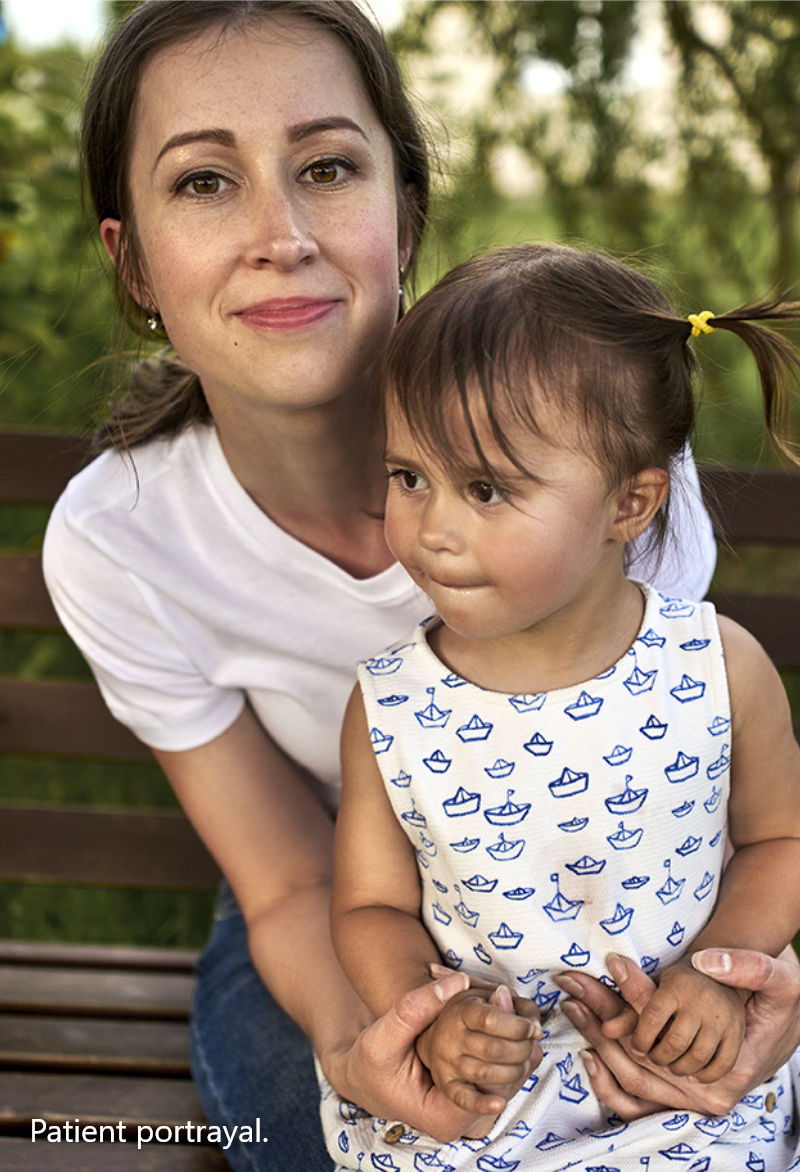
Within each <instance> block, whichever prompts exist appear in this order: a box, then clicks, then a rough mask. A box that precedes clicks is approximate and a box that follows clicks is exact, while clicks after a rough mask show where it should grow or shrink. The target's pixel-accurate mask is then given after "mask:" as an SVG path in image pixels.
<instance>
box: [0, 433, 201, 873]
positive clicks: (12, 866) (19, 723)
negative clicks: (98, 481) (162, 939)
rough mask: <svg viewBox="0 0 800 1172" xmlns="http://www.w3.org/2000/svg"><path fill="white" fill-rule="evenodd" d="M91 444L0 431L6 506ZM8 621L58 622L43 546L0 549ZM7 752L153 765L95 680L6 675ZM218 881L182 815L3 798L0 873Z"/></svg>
mask: <svg viewBox="0 0 800 1172" xmlns="http://www.w3.org/2000/svg"><path fill="white" fill-rule="evenodd" d="M88 450H89V444H88V441H87V440H85V439H82V438H80V437H75V436H62V435H36V434H31V433H17V432H10V431H0V505H6V506H8V505H12V506H22V505H52V504H53V503H54V501H55V500H56V498H57V497H58V495H59V494H60V493H61V491H62V490H63V488H64V486H65V485H66V483H67V481H68V480H69V478H70V477H71V476H72V475H74V473H75V472H76V471H77V470H78V469H79V468H80V467H81V465H82V464H83V463H84V462H85V461H86V458H87V454H88ZM0 628H5V629H13V630H29V631H42V632H48V631H57V630H60V629H61V627H60V623H59V621H58V618H57V616H56V613H55V611H54V610H53V606H52V604H51V602H50V599H49V596H48V594H47V591H46V589H45V585H44V580H43V578H42V571H41V558H40V555H39V554H38V553H22V554H20V553H7V554H3V555H0ZM2 671H3V668H2V666H0V672H2ZM0 753H4V754H34V753H35V754H48V755H53V756H57V757H58V756H60V757H85V758H94V759H97V758H100V759H102V760H105V761H147V760H152V757H151V754H150V751H149V750H148V749H147V748H146V746H144V745H143V744H141V742H140V741H138V740H137V739H136V738H135V737H134V736H133V735H132V734H131V733H130V732H129V731H128V730H127V729H126V728H124V727H123V726H122V725H121V724H119V723H118V722H117V721H116V720H114V719H113V717H112V716H111V715H110V714H109V712H108V709H107V708H106V706H105V704H104V703H103V700H102V698H101V696H100V693H99V691H98V689H97V687H96V685H95V684H94V683H91V682H87V681H85V680H62V679H56V680H54V679H20V678H16V677H13V676H9V675H2V674H0ZM97 800H98V802H99V803H102V800H103V798H102V794H98V796H97ZM218 879H219V870H218V868H217V867H216V864H215V863H214V862H213V860H212V859H211V857H210V856H209V854H208V852H207V851H206V850H205V848H204V847H203V845H202V844H201V843H200V841H199V839H198V838H197V836H196V834H195V833H194V831H193V830H192V828H191V826H190V825H189V823H188V821H187V820H186V818H185V817H184V816H183V815H182V814H180V813H177V812H172V811H163V810H152V811H150V810H139V809H119V808H115V809H113V810H111V809H102V808H94V807H88V806H78V805H72V806H54V805H23V804H20V803H18V802H4V803H2V804H0V880H14V881H20V882H41V883H58V882H69V883H90V884H104V885H109V886H118V885H119V886H131V887H156V888H164V889H175V890H188V891H201V890H211V889H213V887H214V886H215V885H216V883H217V881H218Z"/></svg>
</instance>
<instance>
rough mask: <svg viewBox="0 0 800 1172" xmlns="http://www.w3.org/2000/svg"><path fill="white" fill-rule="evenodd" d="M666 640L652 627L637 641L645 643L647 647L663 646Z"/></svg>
mask: <svg viewBox="0 0 800 1172" xmlns="http://www.w3.org/2000/svg"><path fill="white" fill-rule="evenodd" d="M666 641H667V640H666V638H665V637H664V636H663V635H659V634H658V632H657V631H654V630H653V628H652V627H650V628H649V630H647V631H645V633H644V634H643V635H640V636H639V638H638V639H637V640H636V642H637V643H644V645H645V647H663V646H664V644H665V643H666Z"/></svg>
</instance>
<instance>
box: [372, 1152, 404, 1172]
mask: <svg viewBox="0 0 800 1172" xmlns="http://www.w3.org/2000/svg"><path fill="white" fill-rule="evenodd" d="M370 1160H371V1162H372V1166H373V1168H377V1169H378V1172H400V1165H399V1164H395V1162H394V1160H393V1159H392V1157H391V1156H390V1155H389V1153H388V1152H386V1153H385V1154H381V1155H380V1156H376V1155H375V1153H374V1152H373V1154H372V1155H371V1156H370Z"/></svg>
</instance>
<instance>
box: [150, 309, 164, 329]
mask: <svg viewBox="0 0 800 1172" xmlns="http://www.w3.org/2000/svg"><path fill="white" fill-rule="evenodd" d="M147 312H148V318H147V327H148V329H151V330H160V329H162V328H163V326H164V322H163V321H162V320H161V314H160V313H159V312H158V310H157V309H156V307H155V306H154V305H151V306H150V307H149V308H148V310H147Z"/></svg>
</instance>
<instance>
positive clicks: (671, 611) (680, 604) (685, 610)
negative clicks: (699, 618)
mask: <svg viewBox="0 0 800 1172" xmlns="http://www.w3.org/2000/svg"><path fill="white" fill-rule="evenodd" d="M664 602H665V604H666V605H665V606H662V607H659V611H658V613H659V614H660V615H663V616H664V618H665V619H688V618H691V616H692V615H693V614H694V603H692V602H685V601H683V600H682V599H679V598H665V599H664Z"/></svg>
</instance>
